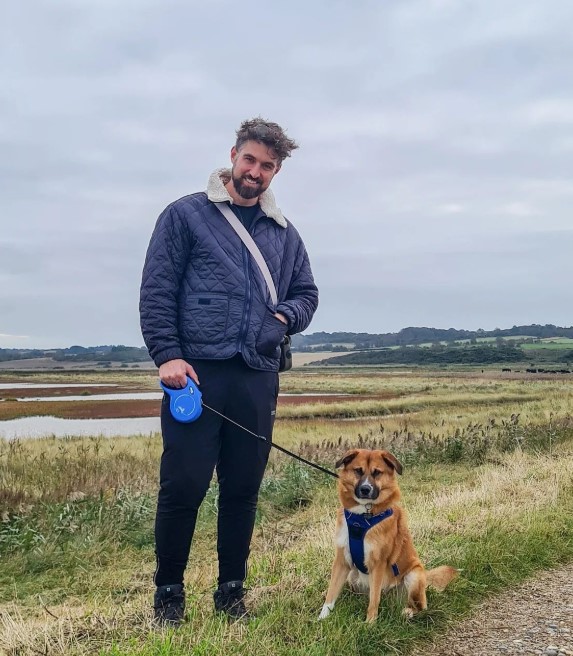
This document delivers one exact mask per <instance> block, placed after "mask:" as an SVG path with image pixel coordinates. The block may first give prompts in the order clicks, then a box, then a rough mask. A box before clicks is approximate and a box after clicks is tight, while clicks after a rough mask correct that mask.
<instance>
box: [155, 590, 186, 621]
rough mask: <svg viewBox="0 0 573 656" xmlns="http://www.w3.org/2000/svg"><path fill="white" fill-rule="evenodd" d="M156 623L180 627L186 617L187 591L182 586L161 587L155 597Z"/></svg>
mask: <svg viewBox="0 0 573 656" xmlns="http://www.w3.org/2000/svg"><path fill="white" fill-rule="evenodd" d="M153 609H154V611H155V621H156V622H157V623H158V624H163V625H164V626H173V627H174V626H179V625H180V624H182V623H183V616H184V615H185V591H184V590H183V586H182V585H181V584H176V585H160V586H158V587H157V590H156V591H155V596H154V597H153Z"/></svg>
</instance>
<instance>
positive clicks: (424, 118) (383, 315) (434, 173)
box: [0, 0, 573, 346]
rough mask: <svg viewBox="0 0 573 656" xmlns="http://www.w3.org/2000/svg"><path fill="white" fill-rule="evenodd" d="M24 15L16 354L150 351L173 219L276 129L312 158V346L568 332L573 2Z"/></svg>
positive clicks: (1, 173) (33, 10)
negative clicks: (428, 333)
mask: <svg viewBox="0 0 573 656" xmlns="http://www.w3.org/2000/svg"><path fill="white" fill-rule="evenodd" d="M5 14H6V21H4V22H3V27H4V31H3V39H2V40H0V73H1V74H2V79H3V84H2V86H1V87H0V114H1V115H0V189H1V191H2V193H1V196H0V222H1V234H2V244H1V245H0V307H1V308H2V312H1V315H0V331H2V332H3V333H5V334H7V335H13V336H14V339H16V340H17V336H18V335H23V336H26V335H28V336H29V338H28V339H26V340H23V341H22V343H24V341H25V342H26V345H29V344H28V342H29V341H31V342H34V343H37V344H40V343H41V344H44V345H62V346H63V345H66V344H69V343H78V342H79V343H88V342H93V343H96V342H99V343H102V342H122V343H128V344H129V343H132V344H141V336H140V334H139V327H138V316H137V295H138V284H139V276H140V272H141V267H142V264H143V258H144V255H145V249H146V246H147V242H148V240H149V237H150V235H151V231H152V229H153V225H154V223H155V220H156V217H157V216H158V214H159V213H160V211H161V210H162V209H163V207H165V206H166V205H167V204H168V203H169V202H171V201H172V200H174V199H175V198H178V197H181V196H183V195H185V194H188V193H191V192H194V191H198V190H202V189H204V188H205V185H206V181H207V177H208V175H209V173H210V171H211V170H212V169H214V168H215V167H217V166H220V165H222V164H225V163H227V162H228V157H229V149H230V146H231V144H232V142H233V137H234V130H235V128H236V127H237V125H238V123H239V122H240V121H241V120H242V119H243V118H245V117H247V116H254V115H259V114H261V115H263V116H267V117H269V118H271V119H273V120H277V121H278V122H279V123H281V124H284V125H285V126H286V127H288V130H289V134H291V136H293V137H294V138H295V139H297V140H299V141H300V143H301V149H300V151H297V152H296V153H295V154H294V155H293V157H292V159H291V160H288V161H287V162H285V166H284V167H283V170H282V171H281V173H280V175H279V176H277V178H276V179H275V181H274V182H273V187H274V189H275V192H276V195H277V198H278V202H279V205H280V206H281V207H282V209H283V210H284V211H285V213H286V214H287V216H288V217H289V218H290V219H291V220H292V221H293V222H294V224H295V225H296V226H297V228H298V229H299V230H300V232H301V234H302V235H303V237H304V239H305V242H306V244H307V247H308V251H309V253H310V256H311V261H312V264H313V268H314V270H315V274H316V277H317V280H318V281H319V284H320V286H321V306H320V310H319V313H318V314H317V317H316V321H315V323H314V324H313V325H312V327H311V330H313V329H316V330H319V329H323V330H336V329H342V328H347V329H356V330H376V331H386V330H390V329H399V328H401V327H403V325H406V324H413V323H422V324H426V325H428V324H431V323H434V324H435V325H444V322H446V323H451V324H452V325H455V326H458V327H471V325H473V326H475V327H479V326H480V325H482V326H483V327H486V326H488V325H491V326H494V327H495V325H502V324H504V322H509V323H510V324H511V325H513V324H514V323H519V322H521V321H522V320H523V321H524V322H527V321H525V320H524V319H525V318H527V317H531V318H532V320H533V319H535V320H536V321H538V322H540V323H545V322H553V323H558V317H563V316H565V314H564V307H566V306H567V302H568V301H570V300H571V292H570V285H569V282H568V281H569V280H570V277H571V273H573V272H572V271H570V269H569V267H568V265H567V264H566V262H568V261H569V259H570V258H569V256H568V254H567V253H566V251H565V246H567V247H570V246H571V245H572V244H571V240H570V236H569V232H568V230H569V227H570V206H571V196H572V194H573V184H572V183H571V181H570V180H569V177H568V176H567V175H566V172H567V171H569V170H570V168H571V144H572V143H573V126H572V120H571V116H572V115H573V111H572V103H573V100H572V98H571V94H568V92H566V90H567V89H568V85H569V78H570V71H569V68H570V67H569V65H568V62H569V61H570V59H571V56H572V55H573V45H572V42H571V39H570V34H569V32H570V30H569V25H570V24H571V19H572V18H573V5H571V3H568V2H566V0H556V1H555V2H553V3H551V4H550V5H547V4H544V3H535V2H521V1H518V0H508V2H505V3H502V4H500V3H493V2H489V1H485V2H483V1H481V0H480V1H478V0H470V1H469V2H464V3H459V2H453V1H452V0H404V1H403V2H399V3H380V2H377V1H375V0H365V1H364V2H360V3H327V2H326V1H325V0H318V2H316V3H305V2H303V1H302V0H293V2H291V3H275V4H273V5H269V6H268V7H266V8H265V10H264V11H256V12H245V8H244V6H242V5H237V4H236V3H232V2H230V0H220V1H218V2H210V3H204V2H198V1H197V2H186V1H183V0H166V1H165V2H159V0H142V1H141V2H137V3H136V2H135V1H134V0H128V1H126V2H124V3H119V4H117V3H116V4H113V3H111V2H110V1H105V0H104V1H102V2H98V1H96V0H86V2H82V3H77V2H72V1H71V0H64V1H63V2H59V3H56V4H54V3H53V2H49V1H48V0H31V2H28V3H12V4H11V5H10V6H9V7H8V8H7V10H6V12H5ZM552 235H554V237H553V236H552ZM544 272H545V273H544ZM468 290H469V291H468ZM470 292H471V293H470ZM533 292H534V293H535V294H536V300H535V303H532V300H531V295H532V293H533ZM470 296H471V298H470ZM569 305H570V303H569ZM38 316H41V317H42V321H41V322H39V321H38V320H37V317H38ZM466 322H468V323H471V325H467V326H466V325H464V324H465V323H466Z"/></svg>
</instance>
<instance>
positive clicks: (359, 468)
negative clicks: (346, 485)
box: [354, 467, 364, 476]
mask: <svg viewBox="0 0 573 656" xmlns="http://www.w3.org/2000/svg"><path fill="white" fill-rule="evenodd" d="M354 473H355V474H358V476H362V474H363V473H364V470H363V469H362V467H356V469H355V470H354Z"/></svg>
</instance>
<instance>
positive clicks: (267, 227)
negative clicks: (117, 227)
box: [140, 118, 318, 625]
mask: <svg viewBox="0 0 573 656" xmlns="http://www.w3.org/2000/svg"><path fill="white" fill-rule="evenodd" d="M297 147H298V146H297V144H296V143H295V142H294V141H293V140H292V139H289V138H288V137H287V135H286V134H285V133H284V131H283V130H282V128H281V127H280V126H279V125H277V124H276V123H271V122H269V121H265V120H263V119H261V118H255V119H252V120H248V121H244V122H243V123H242V125H241V127H240V128H239V130H238V131H237V140H236V143H235V145H234V146H233V148H232V149H231V163H232V168H231V170H226V169H219V170H217V171H215V172H214V173H213V174H212V175H211V177H210V178H209V183H208V186H207V191H206V192H199V193H196V194H192V195H190V196H185V197H184V198H181V199H180V200H177V201H175V202H174V203H172V204H171V205H169V206H168V207H167V208H166V209H165V210H164V212H163V213H162V214H161V216H160V217H159V219H158V221H157V225H156V227H155V231H154V232H153V235H152V237H151V242H150V244H149V249H148V252H147V258H146V261H145V266H144V270H143V280H142V285H141V299H140V314H141V328H142V333H143V336H144V339H145V343H146V345H147V348H148V349H149V353H150V355H151V357H152V358H153V360H154V362H155V364H156V365H157V366H158V367H159V376H160V378H161V380H162V381H163V382H164V383H165V384H166V385H167V386H169V387H174V388H180V387H183V386H185V385H186V382H187V376H190V377H191V378H192V379H193V380H194V381H195V382H196V383H198V384H199V383H200V385H201V392H202V394H203V399H204V401H205V403H206V404H207V405H209V406H211V407H212V408H213V409H214V410H217V412H220V413H222V414H224V415H225V416H227V417H229V418H230V419H232V420H233V421H234V422H237V423H238V424H241V425H242V426H244V427H245V428H247V429H249V430H250V431H253V432H254V433H256V434H257V435H262V436H265V437H267V438H268V439H269V440H270V438H271V436H272V429H273V423H274V417H275V409H276V402H277V396H278V387H279V385H278V369H279V359H280V346H279V345H280V343H281V342H282V340H283V338H284V335H285V334H291V335H292V334H294V333H298V332H301V331H303V330H305V329H306V328H307V326H308V325H309V323H310V321H311V319H312V316H313V314H314V312H315V310H316V308H317V305H318V290H317V288H316V285H315V284H314V280H313V277H312V272H311V269H310V264H309V260H308V256H307V254H306V250H305V247H304V244H303V242H302V240H301V238H300V236H299V234H298V233H297V231H296V230H295V228H294V227H293V226H292V224H291V223H290V222H288V221H287V220H286V219H285V218H284V216H283V214H282V212H281V210H280V209H279V208H278V207H277V205H276V203H275V200H274V196H273V194H272V192H271V191H270V189H269V185H270V183H271V181H272V179H273V178H274V176H275V175H276V174H277V173H278V172H279V171H280V169H281V166H282V163H283V161H284V159H285V158H286V157H289V156H290V154H291V151H292V150H294V149H295V148H297ZM218 202H226V203H228V204H229V206H230V208H231V209H232V210H233V212H234V213H235V214H236V215H237V217H238V218H239V219H240V220H241V222H242V223H243V225H244V226H245V227H246V228H247V230H248V231H249V233H250V234H251V236H252V237H253V239H254V240H255V242H256V244H257V246H258V247H259V249H260V251H261V253H262V255H263V257H264V259H265V260H266V262H267V264H268V267H269V269H270V272H271V275H272V278H273V282H274V283H275V287H276V290H277V294H278V304H277V306H276V307H273V306H272V302H271V300H270V296H269V291H268V288H267V285H266V283H265V280H264V278H263V276H262V274H261V272H260V270H259V267H258V266H257V264H256V262H255V261H254V260H253V258H252V256H251V255H250V254H249V252H248V250H247V248H246V247H245V246H244V244H243V242H242V241H241V239H240V238H239V236H238V235H237V234H236V232H235V231H234V230H233V228H232V227H231V225H230V224H229V222H228V221H227V219H226V218H225V217H224V216H223V215H222V214H221V212H220V211H219V210H218V208H217V207H216V206H215V205H214V203H218ZM161 429H162V434H163V455H162V458H161V469H160V490H159V497H158V503H157V516H156V523H155V545H156V556H157V570H156V572H155V584H156V586H157V589H156V592H155V597H154V608H155V617H156V619H157V620H158V621H159V622H161V623H166V624H172V625H177V624H179V623H181V622H182V621H183V616H184V610H185V593H184V584H183V575H184V571H185V567H186V565H187V559H188V557H189V551H190V547H191V539H192V537H193V532H194V530H195V522H196V518H197V511H198V509H199V506H200V504H201V502H202V500H203V498H204V496H205V494H206V491H207V489H208V487H209V483H210V481H211V478H212V475H213V470H214V469H215V468H216V469H217V477H218V481H219V509H218V538H217V552H218V558H219V579H218V582H219V587H218V589H217V590H216V591H215V593H214V602H215V608H216V609H217V610H218V611H222V612H225V613H227V615H229V617H231V618H232V619H236V618H239V617H243V616H246V614H247V611H246V608H245V605H244V601H243V597H244V588H243V581H244V579H245V578H246V574H247V568H246V563H247V558H248V555H249V545H250V541H251V536H252V532H253V526H254V521H255V512H256V507H257V498H258V492H259V487H260V484H261V480H262V477H263V473H264V470H265V467H266V464H267V460H268V456H269V450H270V446H269V444H268V443H265V442H264V441H262V440H258V439H256V438H255V437H253V436H252V435H249V434H248V433H246V432H245V431H243V430H241V429H240V428H238V427H237V426H236V425H234V424H233V423H231V422H229V421H226V420H224V419H223V418H222V417H221V416H220V415H218V414H216V413H214V412H212V411H210V410H208V409H204V410H203V412H202V414H201V416H200V417H199V418H198V419H197V420H196V421H195V422H193V423H190V424H182V423H178V422H177V421H175V420H174V419H173V417H172V416H171V413H170V411H169V403H168V400H167V399H166V398H164V400H163V404H162V408H161Z"/></svg>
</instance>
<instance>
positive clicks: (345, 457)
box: [334, 449, 358, 469]
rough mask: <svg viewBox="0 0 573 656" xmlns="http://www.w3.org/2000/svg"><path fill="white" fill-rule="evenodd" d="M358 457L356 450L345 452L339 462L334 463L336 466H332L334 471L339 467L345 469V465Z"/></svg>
mask: <svg viewBox="0 0 573 656" xmlns="http://www.w3.org/2000/svg"><path fill="white" fill-rule="evenodd" d="M357 455H358V451H357V450H356V449H353V450H352V451H347V452H346V453H345V454H344V455H343V456H342V458H340V460H337V461H336V464H335V465H334V466H335V467H336V469H338V468H339V467H346V465H347V464H348V463H350V462H352V461H353V460H354V458H356V456H357Z"/></svg>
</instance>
